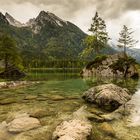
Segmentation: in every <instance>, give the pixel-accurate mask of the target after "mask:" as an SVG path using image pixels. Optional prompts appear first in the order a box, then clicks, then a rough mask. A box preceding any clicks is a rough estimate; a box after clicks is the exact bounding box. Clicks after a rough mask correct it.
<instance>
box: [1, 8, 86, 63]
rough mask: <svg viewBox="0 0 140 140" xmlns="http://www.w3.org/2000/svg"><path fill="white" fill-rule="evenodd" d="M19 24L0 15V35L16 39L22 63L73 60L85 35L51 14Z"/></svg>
mask: <svg viewBox="0 0 140 140" xmlns="http://www.w3.org/2000/svg"><path fill="white" fill-rule="evenodd" d="M22 25H23V24H22V23H20V22H18V21H17V20H15V19H14V18H13V17H12V16H10V15H9V14H6V16H4V15H3V14H0V32H1V33H2V32H3V33H8V34H10V35H11V36H13V37H14V38H15V39H16V41H17V43H18V47H19V49H20V51H21V53H22V56H23V58H24V61H26V62H33V61H48V60H57V59H77V57H78V55H79V53H80V52H81V51H82V50H83V48H84V46H83V43H82V42H83V39H84V38H85V37H86V34H85V33H84V32H83V31H82V30H81V29H79V28H78V27H77V26H75V25H74V24H72V23H70V22H68V21H64V20H62V19H60V18H59V17H57V16H56V15H54V14H52V13H49V12H45V11H41V12H40V14H39V15H38V16H37V17H36V18H35V19H31V20H29V21H28V22H27V23H26V25H24V26H22Z"/></svg>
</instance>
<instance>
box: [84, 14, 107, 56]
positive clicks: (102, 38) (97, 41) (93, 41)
mask: <svg viewBox="0 0 140 140" xmlns="http://www.w3.org/2000/svg"><path fill="white" fill-rule="evenodd" d="M92 22H93V23H92V24H91V27H90V29H89V31H90V32H92V35H88V36H87V37H86V39H85V40H84V42H85V44H86V46H87V48H86V49H85V50H84V51H83V52H82V54H81V56H84V55H89V54H90V53H92V52H93V51H94V52H95V53H96V55H97V54H99V52H100V50H101V49H103V48H105V47H107V42H108V40H109V37H108V33H107V31H106V24H105V21H104V20H103V19H102V18H101V17H99V15H98V12H96V14H95V16H94V18H92Z"/></svg>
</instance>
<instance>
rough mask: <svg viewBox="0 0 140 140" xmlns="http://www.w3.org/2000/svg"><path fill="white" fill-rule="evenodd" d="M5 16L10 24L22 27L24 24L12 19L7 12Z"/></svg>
mask: <svg viewBox="0 0 140 140" xmlns="http://www.w3.org/2000/svg"><path fill="white" fill-rule="evenodd" d="M5 18H6V19H7V21H8V22H9V24H11V25H13V26H16V27H23V26H25V24H22V23H20V22H19V21H17V20H16V19H14V18H13V17H12V16H11V15H10V14H8V13H6V14H5Z"/></svg>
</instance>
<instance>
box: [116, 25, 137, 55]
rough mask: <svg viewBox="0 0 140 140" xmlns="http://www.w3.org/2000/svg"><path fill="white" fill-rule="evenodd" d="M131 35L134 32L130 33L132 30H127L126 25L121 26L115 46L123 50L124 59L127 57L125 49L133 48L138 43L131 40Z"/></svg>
mask: <svg viewBox="0 0 140 140" xmlns="http://www.w3.org/2000/svg"><path fill="white" fill-rule="evenodd" d="M133 33H134V31H132V29H131V28H128V27H127V26H126V25H124V26H123V29H122V31H121V32H120V38H119V40H118V45H117V46H118V47H119V48H123V53H124V57H126V56H127V52H126V51H127V48H130V47H134V46H135V44H136V43H137V42H138V41H137V40H135V39H133V36H132V35H133Z"/></svg>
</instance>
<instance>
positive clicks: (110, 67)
mask: <svg viewBox="0 0 140 140" xmlns="http://www.w3.org/2000/svg"><path fill="white" fill-rule="evenodd" d="M134 61H135V60H134V59H132V58H129V57H128V58H124V54H122V53H120V54H114V55H108V56H100V57H97V58H95V60H94V61H92V62H90V63H89V64H87V66H86V67H85V68H84V69H83V70H82V72H81V75H82V76H84V77H89V76H102V77H129V78H130V77H132V78H136V77H138V76H139V74H138V70H137V68H136V66H135V62H134Z"/></svg>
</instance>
